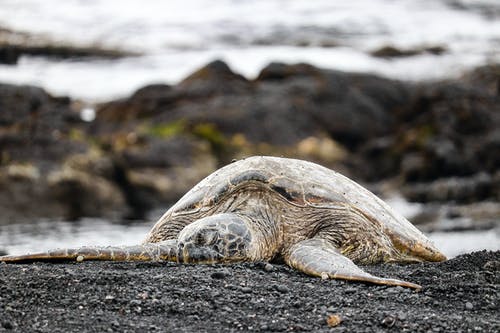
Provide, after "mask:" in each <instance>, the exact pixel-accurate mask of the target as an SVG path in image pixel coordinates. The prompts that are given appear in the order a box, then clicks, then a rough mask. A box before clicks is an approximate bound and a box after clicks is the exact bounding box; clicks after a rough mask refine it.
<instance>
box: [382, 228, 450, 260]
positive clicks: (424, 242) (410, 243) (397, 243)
mask: <svg viewBox="0 0 500 333" xmlns="http://www.w3.org/2000/svg"><path fill="white" fill-rule="evenodd" d="M390 236H391V240H392V244H393V246H394V248H396V249H397V250H398V252H399V253H400V254H401V255H402V256H403V258H404V260H407V261H408V262H412V261H413V262H415V261H416V262H422V261H432V262H438V261H445V260H446V259H447V258H446V256H445V255H444V254H443V253H441V251H439V250H438V249H437V248H436V246H435V245H434V244H432V242H431V241H430V240H428V239H427V238H425V236H424V237H421V239H418V240H413V239H412V240H409V239H407V238H405V237H402V236H401V235H394V234H393V235H390ZM422 236H423V235H422Z"/></svg>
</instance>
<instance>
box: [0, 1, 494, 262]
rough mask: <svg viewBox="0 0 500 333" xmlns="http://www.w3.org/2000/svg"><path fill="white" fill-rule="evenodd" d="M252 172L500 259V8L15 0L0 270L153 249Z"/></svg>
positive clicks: (444, 245)
mask: <svg viewBox="0 0 500 333" xmlns="http://www.w3.org/2000/svg"><path fill="white" fill-rule="evenodd" d="M256 154H265V155H276V156H287V157H296V158H301V159H307V160H311V161H314V162H317V163H320V164H322V165H325V166H327V167H330V168H332V169H335V170H337V171H340V172H342V173H344V174H345V175H347V176H349V177H351V178H353V179H354V180H356V181H357V182H359V183H361V184H363V185H364V186H366V187H368V188H369V189H370V190H372V191H373V192H375V193H376V194H377V195H379V196H381V197H382V198H384V199H385V200H386V201H388V202H389V204H390V205H391V206H393V207H394V208H395V209H396V210H398V211H399V212H401V213H402V214H403V215H405V216H406V217H407V218H409V219H410V220H411V221H412V222H413V223H414V224H415V225H417V227H418V228H419V229H421V230H422V231H424V232H425V233H426V234H428V235H429V237H430V238H431V239H433V240H434V241H435V243H436V244H437V246H438V247H439V248H441V249H442V250H443V252H444V253H445V254H447V255H448V256H455V255H458V254H460V253H465V252H470V251H473V250H480V249H492V250H498V249H500V2H498V1H496V0H439V1H437V0H400V1H393V0H355V1H349V2H345V1H331V0H328V1H327V0H314V1H306V0H266V1H264V0H253V1H249V0H231V1H230V0H223V1H216V2H214V1H208V0H183V1H168V2H167V1H153V0H120V1H118V0H86V1H82V0H66V1H52V0H44V1H39V0H38V1H37V0H0V212H1V214H0V252H3V253H10V254H18V253H22V252H26V251H34V250H44V249H48V248H53V247H66V246H80V245H92V244H94V245H118V244H134V243H138V242H140V241H141V240H142V239H143V238H144V237H145V236H146V234H147V232H148V230H149V229H150V228H151V226H152V225H153V223H154V222H155V220H156V219H157V218H158V217H159V216H160V215H161V214H162V213H163V212H164V211H165V210H166V209H168V208H169V207H170V205H171V204H172V203H174V202H175V201H176V200H177V199H179V198H180V197H181V196H182V195H183V194H184V193H185V192H186V191H187V190H189V189H190V188H191V187H192V186H193V185H194V184H196V183H197V182H198V181H199V180H201V179H202V178H203V177H204V176H206V175H208V174H209V173H211V172H212V171H214V170H215V169H217V168H219V167H221V166H223V165H225V164H227V163H229V162H230V161H231V160H232V159H238V158H243V157H246V156H251V155H256Z"/></svg>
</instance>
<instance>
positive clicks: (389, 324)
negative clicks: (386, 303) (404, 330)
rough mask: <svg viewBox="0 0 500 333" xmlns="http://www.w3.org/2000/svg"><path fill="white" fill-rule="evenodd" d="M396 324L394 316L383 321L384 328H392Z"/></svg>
mask: <svg viewBox="0 0 500 333" xmlns="http://www.w3.org/2000/svg"><path fill="white" fill-rule="evenodd" d="M395 323H396V318H394V317H393V316H387V317H385V318H384V319H382V322H381V324H382V326H385V327H392V326H394V324H395Z"/></svg>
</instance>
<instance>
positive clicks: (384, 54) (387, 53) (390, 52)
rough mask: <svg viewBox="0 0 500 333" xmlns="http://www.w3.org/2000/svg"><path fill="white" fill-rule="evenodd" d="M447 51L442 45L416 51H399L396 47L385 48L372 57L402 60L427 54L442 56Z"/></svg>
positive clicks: (372, 53) (425, 47) (376, 51)
mask: <svg viewBox="0 0 500 333" xmlns="http://www.w3.org/2000/svg"><path fill="white" fill-rule="evenodd" d="M446 51H447V49H446V47H444V46H440V45H436V46H424V47H420V48H415V49H398V48H396V47H394V46H383V47H381V48H379V49H377V50H375V51H373V52H371V55H372V56H374V57H379V58H401V57H412V56H416V55H421V54H426V53H427V54H434V55H441V54H443V53H445V52H446Z"/></svg>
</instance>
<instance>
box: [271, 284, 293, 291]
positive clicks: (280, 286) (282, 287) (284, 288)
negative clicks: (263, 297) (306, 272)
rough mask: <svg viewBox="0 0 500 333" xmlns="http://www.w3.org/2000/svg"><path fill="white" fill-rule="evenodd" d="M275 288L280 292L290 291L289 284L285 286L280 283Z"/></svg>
mask: <svg viewBox="0 0 500 333" xmlns="http://www.w3.org/2000/svg"><path fill="white" fill-rule="evenodd" d="M274 288H275V289H276V290H277V291H279V292H280V293H287V292H289V291H290V289H289V288H288V287H287V286H284V285H282V284H278V285H276V286H275V287H274Z"/></svg>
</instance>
